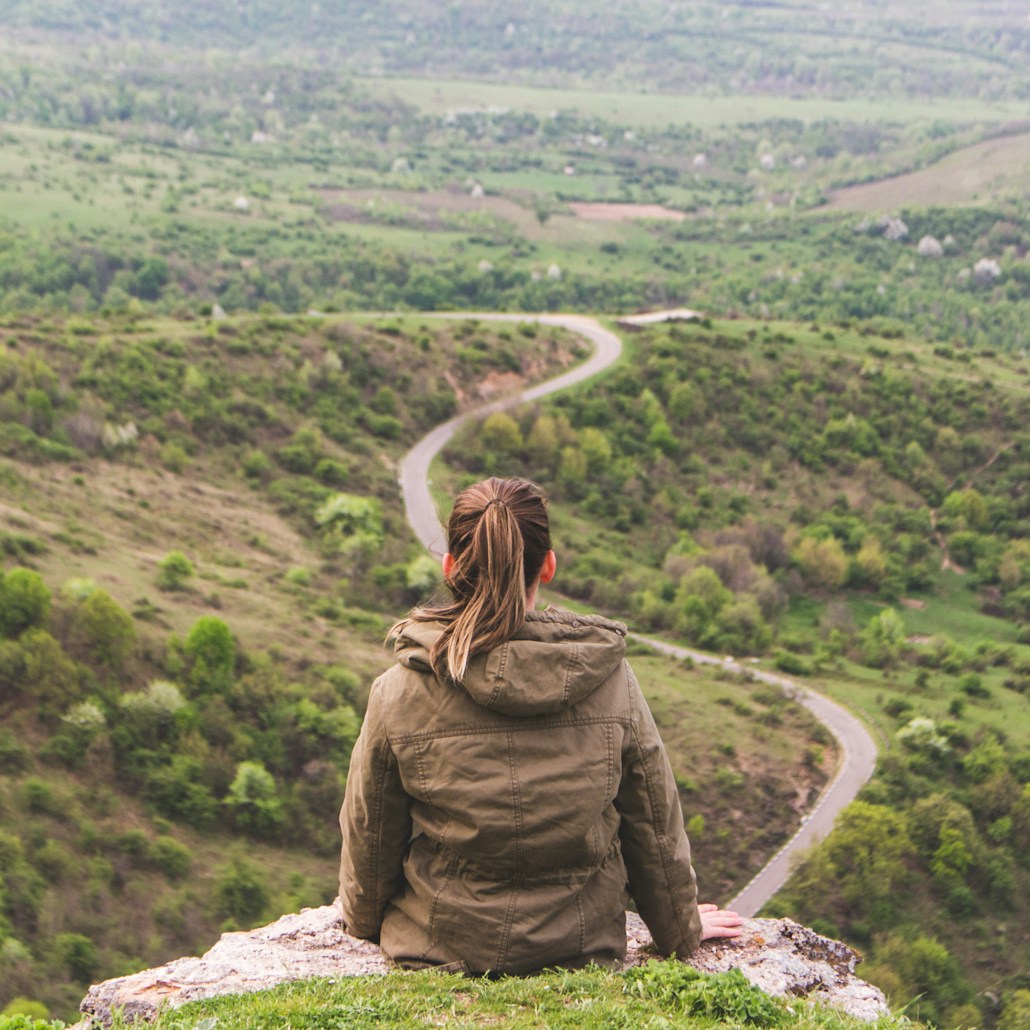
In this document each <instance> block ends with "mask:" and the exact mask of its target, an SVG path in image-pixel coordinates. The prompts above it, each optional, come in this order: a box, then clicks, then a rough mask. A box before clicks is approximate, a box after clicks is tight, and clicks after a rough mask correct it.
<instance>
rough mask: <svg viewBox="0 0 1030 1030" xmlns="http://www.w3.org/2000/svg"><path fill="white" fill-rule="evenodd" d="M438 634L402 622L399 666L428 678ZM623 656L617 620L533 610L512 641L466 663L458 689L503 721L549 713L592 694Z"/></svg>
mask: <svg viewBox="0 0 1030 1030" xmlns="http://www.w3.org/2000/svg"><path fill="white" fill-rule="evenodd" d="M442 632H443V627H442V626H441V625H440V623H438V622H409V623H407V624H406V625H405V626H404V627H403V628H402V629H401V631H400V633H399V634H398V636H397V639H396V641H395V642H394V652H395V654H396V656H397V660H398V661H399V662H400V663H401V664H402V665H405V666H407V667H408V668H409V669H413V670H415V671H416V672H423V673H426V672H428V673H431V672H432V668H431V667H430V664H429V651H430V648H432V646H433V644H434V643H435V642H436V640H437V638H438V637H439V636H440V634H441V633H442ZM625 654H626V627H625V626H624V625H623V624H622V623H621V622H613V621H611V620H610V619H605V618H603V617H602V616H600V615H577V614H576V613H574V612H567V611H562V610H561V609H558V608H548V609H547V610H546V611H530V612H527V613H526V621H525V622H524V623H523V624H522V628H521V629H519V631H518V632H517V633H516V634H515V636H514V637H512V639H511V640H509V641H507V642H506V643H504V644H501V645H500V646H499V647H496V648H494V649H493V650H492V651H486V652H484V653H482V654H477V655H475V656H474V657H472V658H471V659H470V660H469V664H468V669H467V670H466V672H465V680H464V682H463V683H461V687H462V688H463V689H464V690H465V692H466V693H467V694H468V695H469V696H470V697H471V698H472V700H473V701H475V702H476V703H477V704H480V705H482V706H483V707H484V708H488V709H490V710H491V711H493V712H499V713H501V714H502V715H521V716H530V715H551V714H554V713H555V712H561V711H563V710H564V709H566V708H570V707H571V706H572V705H575V704H578V703H579V702H580V701H582V700H583V699H584V698H585V697H586V696H587V695H588V694H590V693H592V692H593V691H594V690H595V689H596V688H597V687H599V686H600V685H601V684H602V683H603V682H604V681H605V680H606V679H608V677H609V676H610V675H611V674H612V673H613V672H614V671H615V669H616V668H617V667H618V666H619V665H620V663H621V662H622V660H623V658H624V657H625Z"/></svg>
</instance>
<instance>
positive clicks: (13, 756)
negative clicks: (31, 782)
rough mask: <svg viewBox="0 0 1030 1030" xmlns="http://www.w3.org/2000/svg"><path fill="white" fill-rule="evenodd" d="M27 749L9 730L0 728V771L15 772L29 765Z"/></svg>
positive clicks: (23, 769) (22, 770) (21, 770)
mask: <svg viewBox="0 0 1030 1030" xmlns="http://www.w3.org/2000/svg"><path fill="white" fill-rule="evenodd" d="M29 757H30V755H29V749H28V748H27V747H26V746H25V745H24V744H22V743H21V742H20V741H19V740H18V739H17V738H16V737H15V735H14V734H13V733H12V732H11V731H10V730H0V773H7V774H8V775H10V774H17V773H20V772H24V771H25V770H26V769H27V768H28V766H29Z"/></svg>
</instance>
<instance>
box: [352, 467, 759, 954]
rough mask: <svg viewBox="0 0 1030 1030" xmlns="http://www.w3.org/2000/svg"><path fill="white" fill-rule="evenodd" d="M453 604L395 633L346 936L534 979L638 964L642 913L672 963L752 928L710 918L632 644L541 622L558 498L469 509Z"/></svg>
mask: <svg viewBox="0 0 1030 1030" xmlns="http://www.w3.org/2000/svg"><path fill="white" fill-rule="evenodd" d="M448 544H449V553H448V554H447V555H445V556H444V559H443V573H444V580H445V582H446V584H447V586H448V588H449V589H450V592H451V594H452V595H453V600H452V601H451V602H450V603H445V604H430V605H427V606H425V607H422V608H417V609H415V610H414V611H412V612H411V614H410V615H409V617H408V618H407V619H405V620H404V621H402V622H399V623H398V624H397V625H396V626H395V627H394V628H393V630H392V631H391V636H392V637H394V638H395V644H394V649H395V653H396V657H397V664H396V665H394V666H393V668H391V669H390V670H389V671H387V672H386V673H385V674H384V675H383V676H381V677H380V678H379V679H378V680H376V682H375V683H374V684H373V686H372V692H371V695H370V697H369V702H368V711H367V714H366V716H365V722H364V725H363V726H362V730H361V735H360V737H359V739H358V742H357V744H356V745H355V748H354V754H353V756H352V758H351V766H350V774H349V777H348V781H347V793H346V799H345V801H344V804H343V809H342V811H341V813H340V826H341V829H342V831H343V853H342V860H341V865H340V898H341V902H342V906H343V919H344V926H345V928H346V929H347V931H348V932H349V933H351V934H353V935H354V936H356V937H363V938H367V939H369V940H372V941H377V942H378V943H379V944H380V946H381V947H382V950H383V952H384V953H385V954H386V955H387V956H388V957H389V958H391V959H393V960H394V961H395V962H397V963H398V964H399V965H401V966H404V967H406V968H420V967H424V966H446V967H450V968H453V969H460V970H464V971H467V972H472V973H484V972H488V971H490V972H494V973H512V974H521V973H528V972H532V971H535V970H539V969H543V968H546V967H551V966H565V967H576V966H582V965H586V964H588V963H590V962H594V963H598V964H604V965H614V964H616V963H618V962H619V961H620V960H621V959H622V958H624V957H625V953H626V926H625V909H626V904H627V902H628V901H629V898H630V895H632V897H633V898H634V900H635V901H636V904H637V909H638V910H639V912H640V914H641V916H642V917H643V919H644V921H645V922H646V923H647V925H648V927H649V929H650V930H651V934H652V936H653V937H654V941H655V944H656V945H657V947H658V948H659V950H660V951H661V952H662V953H663V954H665V955H671V954H676V955H679V956H680V957H685V956H687V955H689V954H690V953H691V952H692V951H694V949H695V948H696V947H697V945H698V943H699V942H700V941H701V940H703V939H705V938H707V937H734V936H737V935H738V934H739V933H740V930H739V926H740V923H741V920H740V918H739V916H737V915H736V914H735V913H732V912H722V911H719V910H718V909H717V908H716V906H715V905H701V906H698V904H697V890H696V885H695V880H694V870H693V869H692V867H691V864H690V845H689V843H688V842H687V837H686V834H685V833H684V830H683V815H682V811H681V809H680V802H679V796H678V794H677V792H676V784H675V782H674V780H673V776H672V770H671V768H670V766H669V760H668V757H667V756H666V754H665V749H664V747H663V746H662V743H661V740H660V739H659V736H658V732H657V729H656V728H655V724H654V720H653V719H652V717H651V713H650V711H649V710H648V708H647V704H646V702H645V701H644V698H643V696H642V695H641V692H640V688H639V687H638V686H637V682H636V680H635V678H634V676H633V673H632V671H631V670H630V668H629V665H628V664H627V663H626V660H625V652H626V641H625V636H626V627H625V626H623V625H622V624H621V623H617V622H611V621H609V620H607V619H604V618H601V617H600V616H597V615H575V614H572V613H571V612H565V611H560V610H557V609H553V608H549V609H547V610H546V611H536V610H534V607H533V606H534V604H535V601H536V593H537V587H538V586H539V584H541V583H548V582H550V580H551V579H552V578H553V576H554V572H555V557H554V551H552V550H551V540H550V533H549V529H548V520H547V509H546V501H545V498H544V496H543V494H542V492H541V491H540V489H539V487H537V486H536V485H535V484H533V483H530V482H528V481H526V480H517V479H488V480H485V481H484V482H482V483H477V484H476V485H475V486H472V487H469V489H467V490H465V491H464V492H463V493H462V494H461V495H460V496H459V497H458V498H457V500H456V502H455V505H454V511H453V512H452V514H451V518H450V522H449V524H448Z"/></svg>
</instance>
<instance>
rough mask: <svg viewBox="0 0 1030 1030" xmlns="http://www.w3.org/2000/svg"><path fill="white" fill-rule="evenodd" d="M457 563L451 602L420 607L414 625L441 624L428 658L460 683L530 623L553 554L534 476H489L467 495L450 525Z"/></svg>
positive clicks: (449, 537) (451, 546)
mask: <svg viewBox="0 0 1030 1030" xmlns="http://www.w3.org/2000/svg"><path fill="white" fill-rule="evenodd" d="M447 546H448V550H449V551H450V554H451V557H452V558H453V559H454V565H453V567H452V568H451V573H450V575H449V576H448V577H447V586H448V588H449V589H450V591H451V594H452V595H453V600H452V601H451V602H450V604H447V603H446V602H444V603H438V604H432V603H431V604H428V605H424V606H423V607H421V608H416V609H414V610H413V611H412V612H411V614H410V615H409V616H408V618H407V619H405V620H403V621H401V622H399V623H397V625H396V626H394V628H393V629H392V630H391V631H390V632H391V635H394V634H396V633H398V632H400V630H401V629H402V628H403V627H404V625H405V623H406V622H408V621H411V622H442V623H443V624H444V631H443V633H441V634H440V637H439V638H438V639H437V641H436V643H435V644H434V645H433V648H432V650H431V652H430V654H429V661H430V663H431V664H432V666H433V671H434V672H435V673H436V674H437V675H438V676H439V677H440V678H441V679H444V678H449V679H451V680H453V681H454V682H455V683H460V682H461V681H462V680H463V679H464V677H465V670H466V668H467V667H468V662H469V659H470V658H471V657H472V656H473V655H475V654H479V653H480V652H482V651H488V650H490V649H491V648H492V647H496V646H497V645H498V644H503V643H504V642H505V641H506V640H510V639H511V638H512V637H513V636H514V635H515V633H516V632H517V631H518V629H519V627H520V626H521V625H522V624H523V623H524V622H525V621H526V590H527V588H528V587H529V585H530V584H531V583H532V582H533V581H534V580H535V579H536V578H537V576H538V575H539V574H540V570H541V568H542V567H543V564H544V559H545V558H546V557H547V552H548V551H549V550H550V549H551V532H550V529H549V527H548V519H547V498H546V496H545V495H544V492H543V490H541V489H540V487H539V486H537V485H536V483H532V482H530V481H529V480H528V479H496V478H491V479H484V480H483V481H482V482H481V483H476V484H475V485H473V486H470V487H469V488H468V489H467V490H463V491H462V492H461V493H460V494H459V495H458V497H457V499H456V500H455V502H454V510H453V511H452V512H451V517H450V519H449V520H448V522H447Z"/></svg>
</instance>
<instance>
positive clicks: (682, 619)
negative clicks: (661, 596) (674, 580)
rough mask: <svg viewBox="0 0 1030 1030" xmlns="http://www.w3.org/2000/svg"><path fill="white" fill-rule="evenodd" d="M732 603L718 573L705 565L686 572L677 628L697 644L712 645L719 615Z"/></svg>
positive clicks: (678, 599)
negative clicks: (714, 626) (713, 626)
mask: <svg viewBox="0 0 1030 1030" xmlns="http://www.w3.org/2000/svg"><path fill="white" fill-rule="evenodd" d="M732 600H733V594H732V593H731V592H730V591H729V590H727V589H726V587H724V586H723V585H722V581H721V580H720V579H719V577H718V576H717V575H716V574H715V572H713V571H712V570H711V569H710V568H708V566H706V565H702V566H700V567H698V568H696V569H694V570H693V571H692V572H689V573H687V575H686V576H684V577H683V580H682V582H681V583H680V585H679V589H678V590H677V591H676V607H677V609H678V610H679V615H678V617H677V620H676V628H677V629H679V630H680V631H681V632H682V633H684V634H685V635H686V636H687V637H688V638H689V639H690V640H691V641H693V642H694V643H697V644H706V643H709V642H710V639H711V630H712V624H713V622H714V620H715V618H716V616H717V615H718V614H719V612H721V611H722V609H723V608H725V607H726V605H728V604H729V603H730V602H731V601H732Z"/></svg>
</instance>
